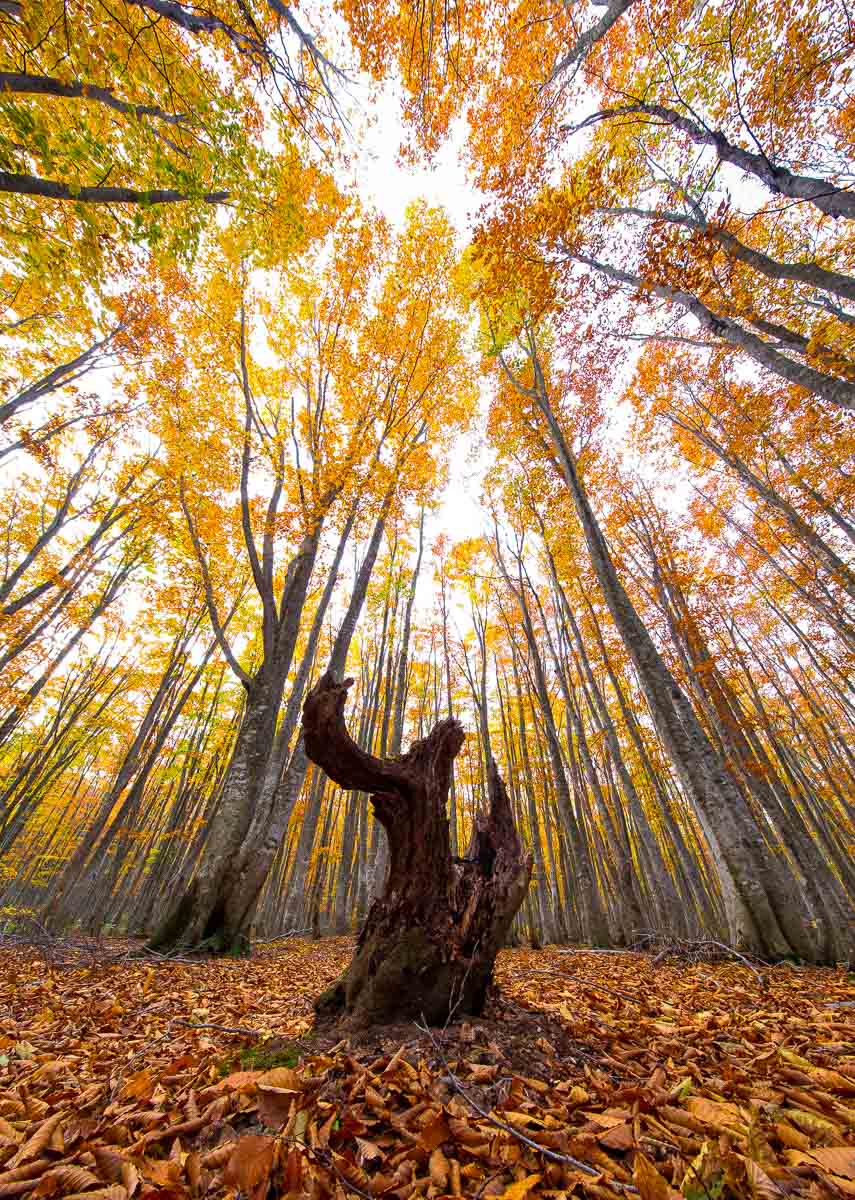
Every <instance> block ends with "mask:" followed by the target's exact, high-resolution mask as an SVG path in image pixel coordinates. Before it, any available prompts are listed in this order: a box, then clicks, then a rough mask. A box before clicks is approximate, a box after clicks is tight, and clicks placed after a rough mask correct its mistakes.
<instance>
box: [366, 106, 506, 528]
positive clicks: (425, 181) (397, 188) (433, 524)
mask: <svg viewBox="0 0 855 1200" xmlns="http://www.w3.org/2000/svg"><path fill="white" fill-rule="evenodd" d="M356 98H357V100H358V101H359V102H361V104H362V108H363V117H365V116H368V117H369V118H370V119H369V121H368V122H366V127H364V128H363V129H359V130H355V131H354V143H353V146H352V148H351V149H352V156H353V173H352V179H353V180H354V181H355V183H356V185H357V187H358V190H359V194H360V196H361V197H362V198H363V200H364V201H365V202H366V203H367V204H373V205H374V206H375V207H376V208H377V209H378V211H379V212H381V213H382V214H383V215H384V216H385V217H386V218H387V219H388V220H389V221H390V222H391V223H392V224H393V225H394V226H395V227H396V228H398V229H402V228H403V225H404V219H405V213H406V209H407V206H408V205H409V204H411V203H412V202H413V201H414V200H418V199H423V200H426V201H427V203H428V204H430V205H434V206H441V207H443V208H444V209H445V211H446V212H447V213H448V216H449V218H450V220H451V222H452V224H453V225H454V227H455V229H456V230H457V234H458V243H459V248H460V250H463V248H464V247H465V245H466V244H467V242H468V241H469V238H470V236H471V233H472V230H473V228H474V224H475V215H476V212H477V210H478V208H480V206H481V204H482V202H483V196H482V194H481V193H480V192H478V191H477V189H475V188H474V187H473V186H472V185H471V183H470V182H469V180H468V178H467V174H466V169H465V166H464V157H465V155H464V147H465V144H466V129H465V127H464V126H463V124H462V123H461V124H460V125H459V126H458V127H457V128H456V129H454V130H452V133H451V134H450V136H449V137H448V138H447V139H446V140H445V141H444V143H443V146H442V149H441V150H440V151H439V153H438V154H437V155H436V157H435V158H434V160H433V161H432V162H430V163H423V164H421V163H420V164H415V165H414V164H411V163H409V162H407V163H402V162H401V161H400V160H399V149H400V146H401V144H402V142H403V141H404V137H405V129H404V124H403V122H402V120H401V99H400V93H399V92H398V90H397V89H396V88H394V87H392V86H391V85H390V86H387V87H385V88H383V89H382V90H381V91H380V92H379V94H377V95H376V96H374V97H372V98H371V99H370V100H369V99H368V95H367V89H366V91H364V92H363V91H360V93H359V94H358V95H357V97H356ZM472 370H473V373H477V371H478V363H477V357H476V356H475V354H474V353H473V357H472ZM487 402H488V394H487V391H486V388H484V387H482V393H481V414H480V416H479V418H478V420H477V422H476V426H477V428H476V429H475V430H474V431H473V434H472V435H471V436H469V437H464V438H460V439H459V440H458V442H457V443H456V445H455V447H454V450H453V452H452V457H451V464H450V470H449V485H448V487H447V489H446V493H445V496H444V497H443V501H442V504H441V505H440V508H439V510H438V511H437V512H436V513H435V514H434V515H433V516H432V517H431V519H429V520H428V521H427V522H426V527H425V538H426V545H427V546H430V544H431V543H432V541H433V540H434V539H435V538H436V537H437V536H438V534H439V533H441V532H445V533H447V534H448V536H449V537H450V538H452V540H454V541H459V540H461V539H464V538H472V537H477V536H479V535H480V534H481V533H482V532H483V529H484V521H483V510H482V507H481V501H480V496H481V480H482V478H483V474H484V470H485V467H486V451H485V450H483V449H482V448H481V446H480V443H481V441H482V438H483V433H482V431H483V428H484V423H485V421H486V413H487Z"/></svg>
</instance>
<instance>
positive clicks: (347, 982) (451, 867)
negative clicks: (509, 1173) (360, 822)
mask: <svg viewBox="0 0 855 1200" xmlns="http://www.w3.org/2000/svg"><path fill="white" fill-rule="evenodd" d="M352 682H353V680H352V679H346V680H345V681H344V682H343V683H337V682H336V681H335V679H334V678H333V676H332V675H331V674H330V673H329V672H327V673H326V674H325V675H324V676H323V677H322V678H321V679H320V680H318V682H317V684H316V685H315V686H314V688H313V689H312V690H311V692H310V693H309V695H308V696H307V698H306V702H305V704H304V705H303V734H304V738H305V748H306V753H307V755H308V756H309V758H310V759H311V760H312V761H313V762H314V763H317V765H318V766H319V767H321V768H322V769H323V770H324V771H325V772H326V773H327V775H329V777H330V778H331V779H332V780H333V781H334V782H335V783H337V784H339V785H340V786H341V787H343V788H347V789H349V790H351V791H361V792H368V793H369V794H370V796H371V803H372V806H373V809H374V814H375V816H376V818H377V820H378V821H380V823H381V825H382V826H383V828H384V829H385V830H386V834H387V836H388V839H389V866H388V874H387V877H386V885H385V889H384V891H383V894H382V896H380V897H378V898H377V899H376V900H375V901H374V903H373V904H372V906H371V909H370V911H369V913H368V916H367V918H366V920H365V924H364V925H363V927H362V929H361V931H360V933H359V938H358V940H357V945H356V952H355V954H354V956H353V959H352V960H351V962H350V965H349V966H348V968H347V970H346V971H345V973H344V975H343V976H342V977H341V979H339V981H338V982H337V983H336V984H334V985H333V987H331V988H330V989H329V990H328V991H326V992H325V993H324V994H323V996H321V998H320V1000H319V1001H318V1005H317V1008H318V1013H319V1015H323V1016H338V1015H342V1016H344V1015H348V1016H349V1017H350V1018H351V1019H352V1020H353V1021H354V1022H355V1023H357V1024H368V1023H375V1022H380V1021H389V1020H395V1019H411V1018H414V1017H419V1016H423V1017H424V1019H425V1020H426V1021H427V1022H428V1023H430V1024H440V1023H443V1022H445V1021H447V1020H448V1018H449V1016H450V1015H451V1014H453V1013H455V1012H459V1013H475V1014H477V1013H480V1012H481V1010H482V1009H483V1007H484V1000H485V997H486V993H487V987H488V985H489V983H490V980H491V978H492V975H493V964H494V962H495V959H496V954H497V953H498V951H499V950H500V949H501V947H502V944H503V942H504V940H505V937H506V935H507V932H508V930H509V928H510V925H511V922H512V921H513V919H514V916H515V915H516V913H517V910H518V909H519V907H520V905H521V904H522V902H523V899H524V897H525V894H526V890H527V889H528V885H529V880H530V878H531V868H532V859H531V855H529V854H526V853H524V851H523V848H522V846H521V844H520V840H519V838H518V836H517V831H516V828H515V826H514V820H513V815H512V813H511V805H510V801H509V800H508V794H507V792H506V790H505V786H504V784H503V783H502V780H501V778H500V777H499V773H498V771H497V769H496V766H495V763H491V764H490V767H489V800H490V804H489V813H486V814H484V815H482V816H480V817H479V818H478V819H477V821H476V824H475V828H474V830H473V833H472V840H471V842H470V846H469V850H468V852H467V854H466V857H465V858H453V857H452V854H451V844H450V841H449V833H448V816H447V809H446V806H447V801H448V791H449V788H450V786H451V777H452V770H453V766H454V759H455V757H456V755H457V753H458V751H459V750H460V748H461V746H462V745H463V739H464V733H463V727H462V725H461V724H460V722H459V721H456V720H454V719H452V718H449V719H448V720H445V721H440V722H439V724H438V725H435V726H434V728H433V730H432V731H431V732H430V733H429V734H428V736H427V737H426V738H424V739H423V740H422V741H419V742H416V743H415V744H414V745H413V746H412V747H411V749H410V750H409V751H408V753H407V754H405V755H403V757H401V758H386V759H380V758H375V757H374V756H373V755H371V754H367V753H366V752H365V751H364V750H361V749H360V748H359V746H357V745H356V743H355V742H354V741H353V739H352V738H351V737H350V735H349V733H348V732H347V728H346V726H345V721H344V705H345V700H346V698H347V689H348V688H349V687H350V685H351V684H352Z"/></svg>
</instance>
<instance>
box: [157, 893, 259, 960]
mask: <svg viewBox="0 0 855 1200" xmlns="http://www.w3.org/2000/svg"><path fill="white" fill-rule="evenodd" d="M146 949H147V950H151V951H155V952H156V953H158V954H172V953H179V952H181V953H183V954H203V955H208V956H210V957H221V956H222V957H228V958H246V957H247V956H248V955H249V953H250V943H249V938H248V937H247V936H246V934H244V933H238V934H233V933H231V932H230V931H229V930H228V929H226V927H225V925H224V923H223V920H222V913H221V912H220V911H218V910H217V909H215V910H214V911H213V913H211V915H210V916H208V917H207V919H206V918H204V917H203V915H202V914H201V912H200V908H199V896H198V893H197V889H196V887H195V886H194V884H191V885H190V887H189V888H188V889H187V891H186V892H185V893H184V895H183V896H182V898H181V900H179V901H178V903H177V904H176V905H175V907H174V908H173V909H172V911H171V912H170V913H169V914H168V916H167V917H166V918H165V920H164V921H163V922H162V924H161V925H159V926H158V928H157V929H156V930H155V931H154V933H153V934H152V935H151V937H150V938H149V940H148V943H147V945H146Z"/></svg>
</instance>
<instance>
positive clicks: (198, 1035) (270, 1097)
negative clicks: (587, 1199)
mask: <svg viewBox="0 0 855 1200" xmlns="http://www.w3.org/2000/svg"><path fill="white" fill-rule="evenodd" d="M351 947H352V943H351V942H350V941H349V940H348V939H344V938H339V939H326V940H323V941H320V942H310V941H302V940H289V941H285V942H279V943H276V944H274V945H272V946H268V947H263V946H262V947H259V948H258V949H257V950H256V951H255V953H254V954H253V957H252V958H251V959H249V960H246V961H230V960H226V961H223V960H217V961H205V962H198V963H196V962H190V961H186V960H185V961H174V960H173V961H167V962H161V963H152V962H146V961H138V960H130V959H128V960H122V959H121V957H120V955H121V954H122V952H123V948H122V947H121V946H117V945H115V944H113V945H110V944H104V945H102V946H100V947H97V948H94V949H92V950H91V952H85V951H82V950H78V951H75V952H68V953H64V952H62V950H61V948H60V949H59V950H58V949H57V948H56V946H54V947H53V948H50V949H45V948H42V949H41V950H38V949H36V948H33V947H27V946H24V945H16V946H12V947H7V948H5V949H0V1200H2V1198H3V1197H11V1196H27V1197H36V1198H41V1197H52V1196H56V1197H58V1198H61V1197H69V1196H75V1197H77V1196H85V1197H86V1198H87V1200H129V1198H130V1197H131V1196H133V1197H136V1198H137V1200H184V1198H185V1197H186V1198H196V1197H203V1196H204V1197H210V1198H216V1200H219V1198H220V1197H235V1198H236V1197H246V1198H247V1200H265V1197H268V1196H271V1197H273V1196H282V1195H287V1194H292V1195H295V1196H297V1195H306V1196H311V1197H316V1198H317V1200H323V1198H324V1197H326V1196H335V1197H341V1198H342V1200H343V1198H344V1197H345V1196H348V1195H356V1196H361V1197H379V1196H393V1197H396V1198H397V1200H411V1198H415V1197H421V1196H424V1197H440V1196H471V1197H473V1198H475V1197H477V1198H480V1197H496V1196H498V1197H504V1198H505V1200H524V1198H525V1197H526V1196H531V1197H537V1196H550V1197H556V1198H560V1197H562V1196H582V1197H584V1196H594V1197H597V1196H600V1197H615V1196H626V1195H640V1196H641V1197H642V1200H669V1198H676V1197H680V1196H682V1197H686V1198H687V1200H725V1198H727V1197H756V1198H758V1200H772V1198H774V1197H779V1196H809V1197H813V1198H815V1200H825V1198H826V1197H828V1198H837V1197H851V1196H855V977H853V976H852V975H851V974H847V973H846V972H845V971H843V970H815V969H805V968H796V967H791V966H786V965H785V966H778V967H774V968H763V974H762V977H760V976H758V974H757V973H756V972H754V971H752V970H751V969H750V968H749V967H747V966H744V965H742V964H739V963H733V964H731V963H721V962H719V963H709V962H691V961H682V960H676V961H675V960H666V961H656V958H655V956H653V955H643V954H634V953H624V954H602V953H601V954H597V953H592V952H587V951H567V950H564V949H560V948H548V949H544V950H509V951H505V952H504V953H503V954H502V955H501V956H500V959H499V963H498V969H497V981H498V985H499V991H498V994H497V996H496V998H495V999H494V1000H493V1001H492V1002H491V1006H490V1008H489V1009H488V1011H487V1013H486V1014H485V1016H484V1018H481V1019H477V1020H476V1019H471V1020H461V1021H459V1022H455V1023H453V1024H451V1025H449V1026H448V1027H447V1028H446V1029H445V1030H430V1031H421V1030H420V1029H418V1028H417V1027H416V1026H415V1025H401V1026H396V1027H386V1028H383V1029H379V1030H374V1031H371V1032H370V1033H369V1034H366V1035H357V1034H351V1035H349V1037H348V1038H347V1039H345V1040H341V1039H339V1041H338V1043H337V1044H334V1042H335V1039H334V1038H331V1037H330V1035H324V1034H322V1033H315V1032H314V1030H313V1021H312V1002H313V1000H314V998H315V997H316V996H317V995H318V993H319V992H320V991H321V990H322V989H323V988H325V987H326V986H327V985H328V984H329V983H331V982H332V981H333V980H334V979H335V978H336V977H337V975H338V974H339V973H340V971H341V970H342V968H343V967H344V965H345V964H346V962H347V960H348V958H349V955H350V951H351Z"/></svg>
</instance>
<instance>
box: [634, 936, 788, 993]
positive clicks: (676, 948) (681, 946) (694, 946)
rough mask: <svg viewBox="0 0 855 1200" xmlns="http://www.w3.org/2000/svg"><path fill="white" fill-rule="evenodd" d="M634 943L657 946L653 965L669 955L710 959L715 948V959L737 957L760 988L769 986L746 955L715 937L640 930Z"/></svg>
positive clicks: (701, 960) (691, 959) (649, 947)
mask: <svg viewBox="0 0 855 1200" xmlns="http://www.w3.org/2000/svg"><path fill="white" fill-rule="evenodd" d="M636 945H637V946H638V947H639V948H640V949H642V950H645V951H648V952H650V951H652V950H654V949H656V948H657V947H658V953H657V954H656V956H655V957H654V958H653V960H652V963H653V966H654V967H655V966H657V965H658V964H659V963H660V962H663V961H664V960H665V959H666V958H671V957H674V958H686V959H688V960H689V961H690V962H693V963H697V962H704V961H710V958H711V955H710V951H711V949H712V950H716V951H719V954H716V955H714V959H715V960H719V959H720V958H721V957H722V956H728V955H729V956H731V957H732V958H735V959H738V960H739V962H741V963H742V964H743V966H745V967H747V968H748V970H749V971H751V972H752V974H754V975H755V976H756V977H757V982H758V983H759V984H760V987H761V988H763V989H764V990H765V989H766V988H768V986H769V981H768V979H767V978H766V976H765V975H764V974H763V973H762V972H761V971H758V970H757V968H756V967H755V966H754V964H753V963H752V962H751V961H750V959H749V958H747V957H746V955H744V954H742V953H740V951H739V950H736V949H734V947H733V946H728V945H727V944H726V943H725V942H719V941H716V939H715V938H697V939H692V938H683V937H679V936H678V935H677V934H674V933H660V932H658V931H657V930H655V929H654V930H645V931H644V932H642V933H641V934H640V939H639V941H638V942H637V943H636Z"/></svg>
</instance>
